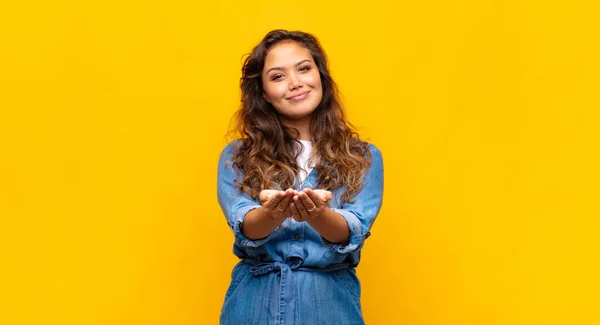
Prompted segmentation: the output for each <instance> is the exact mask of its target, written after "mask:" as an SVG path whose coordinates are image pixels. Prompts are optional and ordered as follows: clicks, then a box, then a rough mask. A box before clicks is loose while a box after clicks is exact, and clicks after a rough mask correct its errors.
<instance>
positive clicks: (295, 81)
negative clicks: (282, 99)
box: [288, 73, 302, 90]
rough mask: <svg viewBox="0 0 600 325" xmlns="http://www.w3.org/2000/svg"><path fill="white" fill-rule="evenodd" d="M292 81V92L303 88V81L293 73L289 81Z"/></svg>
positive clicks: (290, 86)
mask: <svg viewBox="0 0 600 325" xmlns="http://www.w3.org/2000/svg"><path fill="white" fill-rule="evenodd" d="M288 80H289V81H290V83H289V88H290V90H294V89H296V88H298V87H300V86H302V79H301V78H300V76H298V75H297V74H295V73H292V74H291V75H290V77H289V79H288Z"/></svg>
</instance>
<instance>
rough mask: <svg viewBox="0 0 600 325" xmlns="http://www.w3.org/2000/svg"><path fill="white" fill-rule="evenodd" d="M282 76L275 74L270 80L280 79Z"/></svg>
mask: <svg viewBox="0 0 600 325" xmlns="http://www.w3.org/2000/svg"><path fill="white" fill-rule="evenodd" d="M282 77H283V75H280V74H276V75H274V76H273V78H271V80H278V79H281V78H282Z"/></svg>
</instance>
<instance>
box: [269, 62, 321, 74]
mask: <svg viewBox="0 0 600 325" xmlns="http://www.w3.org/2000/svg"><path fill="white" fill-rule="evenodd" d="M305 62H311V61H310V60H308V59H306V60H302V61H300V62H298V63H296V64H295V65H294V66H296V67H297V66H299V65H301V64H302V63H305ZM271 70H283V68H281V67H272V68H271V69H269V70H267V72H266V73H269V72H271Z"/></svg>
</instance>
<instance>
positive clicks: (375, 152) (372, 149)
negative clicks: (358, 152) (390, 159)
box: [365, 142, 383, 163]
mask: <svg viewBox="0 0 600 325" xmlns="http://www.w3.org/2000/svg"><path fill="white" fill-rule="evenodd" d="M365 144H366V145H367V149H369V153H370V154H371V161H372V162H375V163H378V162H379V161H381V160H382V159H383V158H382V154H381V150H379V148H378V147H377V146H376V145H374V144H373V143H370V142H365Z"/></svg>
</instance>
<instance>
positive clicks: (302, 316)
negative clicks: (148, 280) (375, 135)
mask: <svg viewBox="0 0 600 325" xmlns="http://www.w3.org/2000/svg"><path fill="white" fill-rule="evenodd" d="M239 143H240V142H239V141H237V140H236V141H233V142H231V143H229V145H227V146H226V147H225V149H223V151H222V153H221V156H220V158H219V166H218V182H217V183H218V184H217V195H218V201H219V204H220V206H221V209H222V210H223V214H224V215H225V217H226V219H227V223H228V225H229V227H230V228H231V230H232V231H233V234H234V236H235V242H234V245H233V253H234V254H235V255H236V256H238V257H239V258H240V259H241V261H240V262H239V263H238V264H237V265H236V266H235V267H234V268H233V271H232V275H231V284H230V285H229V288H228V290H227V292H226V294H225V301H224V303H223V307H222V310H221V318H220V322H221V324H222V325H230V324H231V325H241V324H257V325H270V324H277V325H300V324H310V325H319V324H324V325H329V324H335V325H342V324H364V320H363V317H362V310H361V305H360V282H359V280H358V278H357V277H356V271H355V267H356V266H357V265H358V263H359V261H360V251H361V248H362V247H363V244H364V241H365V239H367V238H368V237H369V236H370V234H371V233H370V229H371V226H372V225H373V222H374V221H375V218H376V217H377V214H378V213H379V210H380V209H381V204H382V199H383V160H382V156H381V152H380V151H379V149H377V148H376V147H375V146H374V145H372V144H369V150H370V152H371V155H372V161H371V167H370V168H369V170H368V171H367V172H366V174H365V177H364V179H363V187H362V190H361V191H360V192H359V193H358V194H357V195H355V196H354V197H353V202H352V203H344V204H340V201H341V200H340V198H341V195H342V193H343V192H342V191H343V188H340V189H337V190H335V191H333V198H332V200H331V201H330V202H329V208H330V209H331V210H333V211H335V212H337V213H339V214H340V215H341V216H342V217H344V219H345V220H346V222H347V223H348V228H349V230H350V238H349V243H348V244H347V245H340V244H334V243H330V242H328V241H327V240H326V239H324V238H323V237H322V236H321V235H320V234H319V233H318V232H317V231H316V230H314V229H313V228H312V227H311V226H310V225H309V224H308V223H306V222H297V221H295V220H294V219H292V218H289V219H288V220H286V221H285V222H284V223H283V224H282V225H281V226H279V227H278V228H276V229H275V230H274V231H273V232H272V233H271V234H270V235H269V236H268V237H266V238H263V239H260V240H251V239H248V238H246V237H245V236H244V234H243V233H242V230H241V229H242V223H243V222H244V217H245V216H246V213H248V212H249V211H250V210H252V209H256V208H259V207H260V203H259V202H258V201H257V200H253V199H252V198H251V197H250V196H248V195H247V194H245V193H242V192H240V190H239V188H238V187H237V186H236V185H235V181H236V176H237V173H236V169H234V167H233V163H231V162H230V160H231V158H232V157H233V155H234V153H235V150H236V149H237V145H239ZM228 162H230V163H229V164H227V163H228ZM317 185H318V184H317V172H316V169H314V170H312V172H311V173H310V174H309V175H308V176H307V178H306V180H305V181H304V183H303V184H300V183H299V182H298V181H297V182H296V186H295V187H294V188H295V189H297V190H301V189H304V188H312V189H317V188H318V186H317Z"/></svg>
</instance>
